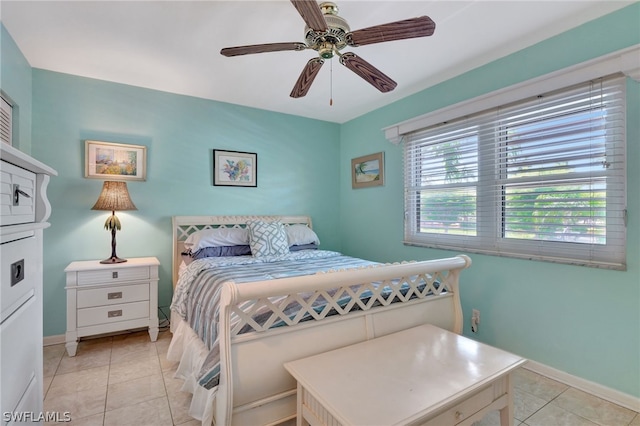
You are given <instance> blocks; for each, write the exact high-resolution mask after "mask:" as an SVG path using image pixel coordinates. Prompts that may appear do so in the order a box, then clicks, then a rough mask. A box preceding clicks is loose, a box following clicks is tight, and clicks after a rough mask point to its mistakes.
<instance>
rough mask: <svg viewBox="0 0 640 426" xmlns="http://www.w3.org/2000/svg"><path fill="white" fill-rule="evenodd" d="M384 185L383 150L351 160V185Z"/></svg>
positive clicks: (354, 186) (353, 186)
mask: <svg viewBox="0 0 640 426" xmlns="http://www.w3.org/2000/svg"><path fill="white" fill-rule="evenodd" d="M381 185H384V152H378V153H376V154H371V155H365V156H364V157H358V158H354V159H352V160H351V187H352V188H368V187H370V186H381Z"/></svg>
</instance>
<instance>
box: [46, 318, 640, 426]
mask: <svg viewBox="0 0 640 426" xmlns="http://www.w3.org/2000/svg"><path fill="white" fill-rule="evenodd" d="M170 340H171V334H170V333H169V332H168V331H163V332H161V333H160V335H159V337H158V340H157V341H156V342H151V341H150V340H149V334H148V333H147V332H146V331H144V332H136V333H130V334H125V335H118V336H112V337H101V338H97V339H91V340H83V341H81V342H80V344H79V345H78V351H77V354H76V356H75V357H69V356H68V355H67V353H66V351H65V348H64V345H63V344H61V345H53V346H46V347H45V348H44V394H45V399H44V409H45V411H47V412H57V413H64V412H69V413H70V416H71V420H72V421H71V424H73V425H105V426H106V425H118V426H120V425H122V426H124V425H135V426H146V425H149V426H162V425H184V426H194V425H198V424H199V422H197V421H196V420H194V419H192V418H191V417H190V416H189V415H188V414H187V410H188V407H189V402H190V400H191V397H190V395H189V394H188V393H186V392H181V391H180V387H181V385H182V381H181V380H179V379H174V378H173V373H174V372H175V369H176V367H177V364H176V363H172V362H169V361H167V359H166V356H165V355H166V353H167V349H168V347H169V342H170ZM514 389H515V410H514V417H515V421H514V424H515V425H516V426H555V425H558V426H565V425H566V426H573V425H584V426H587V425H589V426H590V425H606V426H640V414H638V413H637V412H634V411H631V410H629V409H626V408H624V407H620V406H618V405H616V404H612V403H610V402H607V401H604V400H602V399H599V398H596V397H594V396H593V395H590V394H587V393H585V392H582V391H580V390H577V389H575V388H572V387H569V386H567V385H564V384H562V383H559V382H556V381H554V380H551V379H549V378H546V377H544V376H540V375H539V374H536V373H533V372H531V371H529V370H526V369H520V370H518V371H516V373H515V378H514ZM65 424H69V423H65ZM499 424H500V420H499V417H498V413H497V412H493V413H490V414H489V415H487V416H486V417H485V418H484V419H483V420H482V422H477V423H476V424H475V425H474V426H493V425H499Z"/></svg>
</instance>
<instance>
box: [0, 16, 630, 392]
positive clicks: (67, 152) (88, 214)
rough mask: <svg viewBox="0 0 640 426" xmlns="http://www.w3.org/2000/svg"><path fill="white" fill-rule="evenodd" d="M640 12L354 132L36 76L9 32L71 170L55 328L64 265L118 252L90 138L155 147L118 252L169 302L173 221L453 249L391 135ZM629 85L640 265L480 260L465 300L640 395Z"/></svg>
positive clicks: (467, 79)
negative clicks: (233, 177) (297, 219)
mask: <svg viewBox="0 0 640 426" xmlns="http://www.w3.org/2000/svg"><path fill="white" fill-rule="evenodd" d="M638 18H640V5H639V4H634V5H632V6H630V7H627V8H625V9H623V10H621V11H619V12H616V13H613V14H611V15H609V16H606V17H604V18H601V19H599V20H596V21H594V22H591V23H588V24H586V25H584V26H582V27H580V28H577V29H575V30H572V31H570V32H567V33H564V34H561V35H559V36H557V37H554V38H552V39H550V40H547V41H545V42H543V43H540V44H538V45H535V46H532V47H530V48H528V49H526V50H523V51H521V52H518V53H516V54H514V55H510V56H507V57H505V58H502V59H500V60H498V61H495V62H493V63H491V64H488V65H486V66H483V67H481V68H478V69H476V70H473V71H471V72H469V73H467V74H464V75H462V76H459V77H456V78H453V79H451V80H449V81H446V82H444V83H442V84H439V85H437V86H434V87H432V88H430V89H427V90H425V91H423V92H420V93H418V94H416V95H413V96H410V97H408V98H405V99H403V100H401V101H398V102H396V103H394V104H393V105H390V106H387V107H384V108H381V109H378V110H376V111H373V112H371V113H369V114H366V115H364V116H362V117H359V118H357V119H355V120H352V121H350V122H348V123H345V124H343V125H337V124H333V123H327V122H321V121H316V120H310V119H305V118H300V117H296V116H289V115H283V114H277V113H271V112H267V111H261V110H256V109H251V108H245V107H240V106H236V105H230V104H223V103H219V102H214V101H208V100H202V99H197V98H191V97H185V96H179V95H173V94H168V93H163V92H158V91H153V90H147V89H142V88H137V87H131V86H126V85H120V84H114V83H107V82H103V81H98V80H92V79H86V78H81V77H77V76H70V75H65V74H59V73H54V72H49V71H44V70H39V69H33V70H32V69H31V68H30V67H29V66H28V64H26V61H25V60H24V57H23V55H22V53H21V52H20V51H19V50H18V49H17V47H16V46H15V43H13V41H12V40H10V37H7V33H6V30H5V29H4V27H2V67H1V71H2V89H4V90H5V91H6V92H7V93H9V94H10V95H11V96H15V95H16V94H18V95H19V96H20V97H21V100H22V103H24V105H28V108H27V110H26V111H25V114H23V115H24V120H28V121H27V122H28V123H31V122H32V125H30V126H29V128H28V129H27V130H25V131H24V132H22V131H21V132H22V136H24V138H25V142H24V145H23V144H22V141H21V144H20V149H22V150H24V151H26V152H29V151H31V154H32V155H33V156H34V157H35V158H37V159H39V160H41V161H43V162H45V163H47V164H49V165H50V166H52V167H54V168H55V169H56V170H57V171H58V173H59V176H58V177H56V178H54V179H52V182H51V185H50V191H49V194H50V199H51V202H52V205H53V214H52V216H51V219H50V221H51V223H52V226H51V228H49V229H47V230H46V231H45V265H44V274H45V282H44V285H45V292H44V297H45V300H44V306H45V312H44V314H45V324H44V331H45V335H47V336H50V335H58V334H63V333H64V331H65V316H66V314H65V293H64V273H63V269H64V268H65V266H66V265H67V264H68V263H69V262H70V261H73V260H82V259H100V258H104V257H107V256H108V254H109V253H110V251H109V241H110V240H109V234H108V233H107V232H106V231H104V230H103V229H102V225H103V222H104V219H105V218H106V215H107V213H106V212H98V211H92V210H90V208H91V206H92V205H93V203H94V202H95V200H96V198H97V196H98V194H99V192H100V187H101V181H99V180H92V179H85V178H84V177H83V171H84V157H83V155H84V145H83V141H84V140H85V139H97V140H104V141H115V142H122V143H132V144H140V145H145V146H147V147H148V178H147V181H146V182H131V183H129V190H130V193H131V196H132V198H133V201H134V202H135V204H136V205H137V207H138V210H137V211H132V212H122V213H120V214H119V217H120V218H121V220H122V222H123V229H122V231H121V232H119V233H118V254H119V255H120V256H121V257H134V256H157V257H158V258H159V259H160V261H161V262H162V267H161V276H160V278H161V282H160V305H161V306H167V305H168V304H169V302H170V297H171V279H170V275H171V266H170V264H171V216H173V215H189V214H208V213H210V214H255V213H263V214H291V213H300V214H309V215H311V216H312V217H313V220H314V227H315V228H316V230H317V231H318V233H319V235H320V238H321V239H322V247H323V248H327V249H337V250H342V251H343V252H345V253H347V254H350V255H355V256H361V257H365V258H371V259H375V260H381V261H394V260H402V259H418V260H422V259H432V258H437V257H443V256H451V255H453V254H455V253H454V252H448V251H442V250H431V249H423V248H417V247H408V246H404V245H403V244H402V242H401V241H402V235H403V230H402V226H403V207H402V206H403V183H402V147H401V146H394V145H392V144H390V143H389V142H387V141H386V140H385V138H384V135H383V132H382V131H381V128H382V127H385V126H389V125H392V124H395V123H397V122H399V121H403V120H406V119H409V118H412V117H415V116H418V115H421V114H424V113H427V112H429V111H433V110H436V109H438V108H441V107H444V106H447V105H451V104H454V103H456V102H460V101H463V100H466V99H470V98H473V97H475V96H478V95H481V94H484V93H487V92H490V91H492V90H496V89H500V88H503V87H506V86H508V85H510V84H515V83H518V82H521V81H524V80H527V79H529V78H532V77H537V76H539V75H542V74H544V73H547V72H551V71H554V70H557V69H561V68H563V67H566V66H571V65H573V64H576V63H579V62H582V61H585V60H588V59H591V58H594V57H597V56H600V55H603V54H606V53H609V52H612V51H616V50H618V49H621V48H624V47H627V46H630V45H633V44H636V43H639V42H640V30H638V22H639V19H638ZM7 45H8V47H7ZM12 64H18V66H15V65H12ZM627 86H628V89H629V93H628V115H629V119H628V129H627V130H628V132H627V138H628V147H627V149H628V173H629V182H630V185H629V194H628V207H629V227H628V270H627V271H625V272H620V271H604V270H598V269H593V268H585V267H576V266H566V265H556V264H551V263H541V262H533V261H524V260H515V259H507V258H497V257H491V256H482V255H472V258H473V262H474V263H473V266H472V269H470V270H469V271H466V272H465V273H463V281H462V300H463V309H464V312H465V314H466V315H467V317H468V316H469V314H470V310H471V309H472V308H477V309H480V311H481V318H482V323H481V325H480V331H479V333H478V334H473V335H471V334H470V332H469V328H468V324H465V330H464V331H465V334H467V335H471V336H472V337H473V338H477V339H479V340H482V341H484V342H487V343H490V344H493V345H496V346H498V347H501V348H504V349H507V350H510V351H513V352H515V353H518V354H521V355H523V356H525V357H528V358H530V359H533V360H535V361H538V362H541V363H543V364H546V365H549V366H551V367H554V368H557V369H559V370H562V371H566V372H568V373H570V374H574V375H576V376H579V377H582V378H585V379H587V380H591V381H594V382H596V383H600V384H602V385H604V386H608V387H610V388H613V389H616V390H619V391H621V392H624V393H627V394H630V395H633V396H636V397H640V359H639V354H640V265H639V263H640V223H639V222H640V219H638V218H639V217H640V215H639V214H638V212H639V211H640V186H638V185H637V184H636V183H637V182H639V181H640V146H639V140H640V129H639V126H640V124H639V121H640V120H638V117H639V116H640V85H639V84H638V83H637V82H634V81H631V80H629V81H628V83H627ZM23 93H25V94H26V95H25V97H24V98H22V97H23ZM31 96H32V99H33V102H32V103H31ZM31 105H32V106H31ZM31 110H32V113H31ZM23 123H24V122H23ZM27 136H28V137H27ZM214 148H216V149H232V150H239V151H250V152H256V153H258V188H227V187H214V186H212V185H211V181H212V175H211V165H212V164H211V155H212V152H211V151H212V149H214ZM379 151H384V152H385V154H386V182H385V186H383V187H374V188H368V189H360V190H352V189H351V182H350V173H349V170H350V161H351V158H354V157H357V156H360V155H366V154H371V153H374V152H379Z"/></svg>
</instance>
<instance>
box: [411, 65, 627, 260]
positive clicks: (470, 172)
mask: <svg viewBox="0 0 640 426" xmlns="http://www.w3.org/2000/svg"><path fill="white" fill-rule="evenodd" d="M624 85H625V79H624V77H620V76H612V77H608V78H603V79H598V80H596V81H590V82H588V83H584V84H580V85H577V86H574V87H571V88H567V89H563V90H560V91H557V92H553V93H548V94H544V95H540V96H537V97H535V98H533V99H527V100H524V101H520V102H516V103H513V104H509V105H505V106H502V107H500V108H494V109H491V110H489V111H483V112H481V113H478V114H473V115H469V116H466V117H463V118H459V119H455V120H451V121H448V122H446V123H442V124H439V125H435V126H431V127H428V128H425V129H420V130H417V131H414V132H411V133H408V134H406V135H405V139H404V141H405V148H404V160H405V163H404V168H405V212H406V217H405V243H406V244H411V245H420V246H427V247H437V248H446V249H454V250H463V251H471V252H480V253H487V254H494V255H503V256H511V257H520V258H527V259H538V260H547V261H555V262H562V263H573V264H581V265H588V266H598V267H605V268H613V269H624V268H625V262H626V256H625V248H626V239H625V231H626V227H625V220H626V216H625V215H626V192H625V191H626V188H625V176H626V170H625V129H626V127H625V97H624Z"/></svg>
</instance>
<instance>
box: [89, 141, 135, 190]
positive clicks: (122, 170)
mask: <svg viewBox="0 0 640 426" xmlns="http://www.w3.org/2000/svg"><path fill="white" fill-rule="evenodd" d="M84 153H85V164H84V177H86V178H91V179H104V180H146V179H147V147H146V146H142V145H128V144H122V143H113V142H100V141H89V140H88V141H85V145H84Z"/></svg>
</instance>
